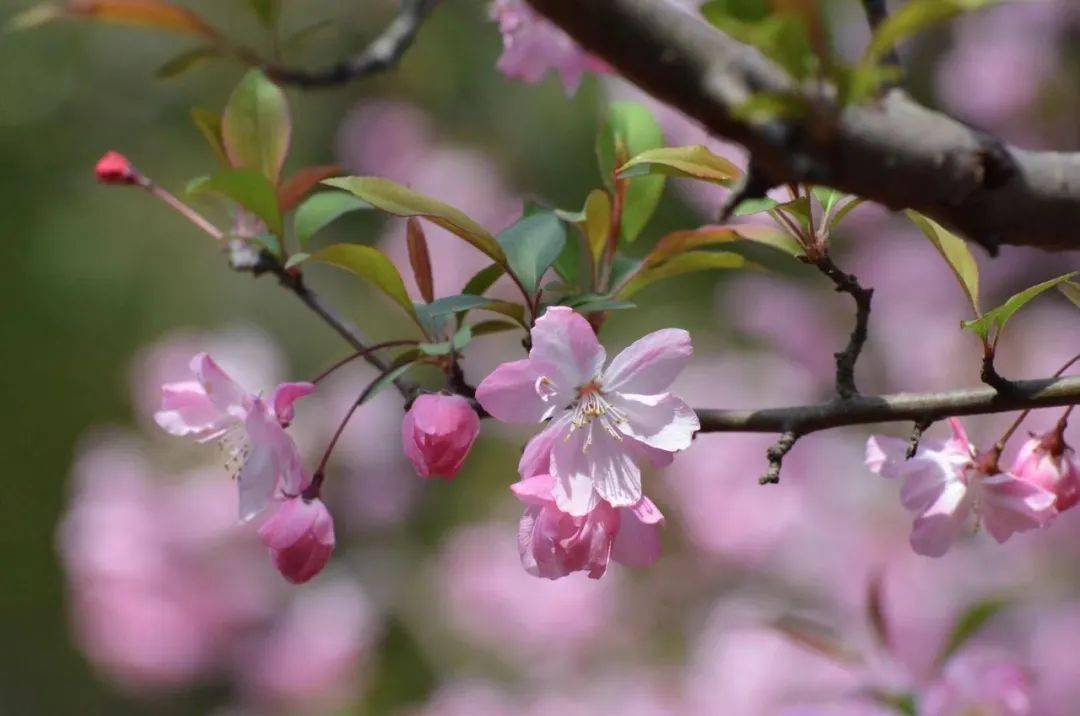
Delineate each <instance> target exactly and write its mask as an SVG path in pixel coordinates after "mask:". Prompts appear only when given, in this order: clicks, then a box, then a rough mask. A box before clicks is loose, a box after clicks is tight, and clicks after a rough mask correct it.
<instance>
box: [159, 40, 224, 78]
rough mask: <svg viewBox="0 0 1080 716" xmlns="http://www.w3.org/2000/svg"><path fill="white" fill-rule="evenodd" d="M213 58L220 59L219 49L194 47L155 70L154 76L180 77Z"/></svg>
mask: <svg viewBox="0 0 1080 716" xmlns="http://www.w3.org/2000/svg"><path fill="white" fill-rule="evenodd" d="M214 57H221V50H220V49H219V48H217V47H211V46H207V47H196V48H195V49H193V50H188V51H187V52H182V53H180V54H179V55H177V56H176V57H174V58H172V59H171V60H169V61H168V62H166V63H165V64H163V65H162V66H161V67H159V68H157V71H155V72H154V75H155V76H156V77H157V78H158V79H163V80H165V79H170V78H172V77H176V76H178V75H181V74H183V73H185V72H187V71H188V70H190V69H191V68H192V67H195V66H196V65H198V64H200V63H201V62H204V61H206V60H209V59H212V58H214Z"/></svg>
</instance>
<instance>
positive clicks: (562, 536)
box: [510, 475, 664, 579]
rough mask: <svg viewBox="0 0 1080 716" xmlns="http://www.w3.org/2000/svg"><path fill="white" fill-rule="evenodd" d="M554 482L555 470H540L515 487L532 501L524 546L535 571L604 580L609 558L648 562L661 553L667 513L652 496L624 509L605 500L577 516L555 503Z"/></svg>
mask: <svg viewBox="0 0 1080 716" xmlns="http://www.w3.org/2000/svg"><path fill="white" fill-rule="evenodd" d="M554 487H555V478H554V477H552V476H551V475H535V476H533V477H529V478H526V479H524V480H522V481H521V482H518V483H516V484H514V485H512V486H511V488H510V489H511V490H512V491H513V492H514V495H515V496H516V497H517V498H518V499H519V500H521V502H523V503H525V506H526V507H525V514H523V515H522V516H521V522H520V524H519V525H518V550H519V552H520V553H521V563H522V565H523V566H524V567H525V571H527V572H528V573H529V574H533V575H536V576H537V577H546V578H547V579H558V578H559V577H565V576H566V575H568V574H570V573H571V572H588V574H589V577H590V578H591V579H599V578H600V577H602V576H604V572H605V571H607V565H608V559H609V558H610V559H614V560H615V561H616V562H620V563H622V564H626V565H628V566H631V567H647V566H648V565H650V564H652V563H653V562H655V561H656V558H657V557H659V556H660V534H659V526H660V525H661V524H662V523H663V521H664V516H663V515H662V514H661V513H660V510H659V509H657V507H656V505H654V504H653V502H652V500H650V499H649V498H648V497H642V498H641V500H640V501H639V502H638V503H637V504H636V505H634V506H633V507H632V508H631V507H622V508H618V509H616V508H614V507H612V506H611V505H609V504H608V503H607V502H605V501H603V500H601V501H599V502H597V503H596V505H595V506H594V507H593V508H592V510H590V511H589V512H588V514H585V515H583V516H579V517H575V516H573V515H570V514H568V513H566V512H563V511H562V510H560V509H559V507H558V505H556V504H555V499H554V498H553V497H552V490H553V489H554Z"/></svg>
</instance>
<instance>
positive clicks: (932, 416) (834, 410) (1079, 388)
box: [697, 376, 1080, 435]
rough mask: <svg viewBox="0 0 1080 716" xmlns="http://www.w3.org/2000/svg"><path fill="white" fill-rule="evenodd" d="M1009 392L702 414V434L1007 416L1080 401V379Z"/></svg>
mask: <svg viewBox="0 0 1080 716" xmlns="http://www.w3.org/2000/svg"><path fill="white" fill-rule="evenodd" d="M1012 385H1013V387H1014V390H1013V391H1012V392H1010V393H1007V394H1003V393H998V392H997V391H996V390H994V389H993V388H968V389H963V390H952V391H946V392H942V393H894V394H892V395H856V396H854V397H852V398H849V399H848V400H834V401H831V402H828V403H819V404H817V405H800V406H793V407H788V408H765V409H762V410H709V409H700V410H698V411H697V414H698V418H700V420H701V430H702V432H731V433H739V432H743V433H782V432H785V431H788V430H795V431H797V432H798V433H799V434H801V435H806V434H808V433H812V432H816V431H818V430H827V429H829V428H839V427H843V426H846V425H869V424H872V423H887V422H898V421H906V420H941V419H943V418H948V417H952V416H960V415H981V414H984V413H1007V412H1011V411H1014V410H1024V409H1026V408H1053V407H1057V406H1063V405H1073V404H1075V403H1080V376H1069V377H1066V378H1045V379H1042V380H1022V381H1016V382H1015V383H1013V384H1012Z"/></svg>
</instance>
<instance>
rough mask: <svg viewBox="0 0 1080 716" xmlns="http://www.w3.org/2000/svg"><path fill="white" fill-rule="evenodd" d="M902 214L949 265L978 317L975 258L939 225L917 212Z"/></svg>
mask: <svg viewBox="0 0 1080 716" xmlns="http://www.w3.org/2000/svg"><path fill="white" fill-rule="evenodd" d="M904 213H905V214H907V217H908V218H909V219H911V221H912V223H913V224H915V226H917V227H919V229H920V230H921V231H922V232H923V234H925V235H926V238H928V239H930V243H931V244H933V245H934V248H935V249H937V250H938V253H939V254H941V257H942V258H943V259H945V263H947V264H948V265H949V269H951V270H952V272H953V275H954V276H956V280H957V281H959V282H960V288H962V289H963V290H964V293H965V294H966V295H967V297H968V300H969V301H970V302H971V307H972V308H973V309H974V310H975V314H976V315H979V314H980V311H979V266H978V264H976V263H975V257H974V256H972V255H971V251H969V250H968V247H967V244H966V243H964V240H963V239H961V238H960V237H959V236H957V235H956V234H954V233H952V232H951V231H949V230H948V229H946V228H945V227H944V226H942V225H941V224H939V223H937V222H936V221H934V220H933V219H930V218H927V217H925V216H923V215H922V214H920V213H919V212H917V211H912V210H910V209H908V210H907V211H905V212H904Z"/></svg>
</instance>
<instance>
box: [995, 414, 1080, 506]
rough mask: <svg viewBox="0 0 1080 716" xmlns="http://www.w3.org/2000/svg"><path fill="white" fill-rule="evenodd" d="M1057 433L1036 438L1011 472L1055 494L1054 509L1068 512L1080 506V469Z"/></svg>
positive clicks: (1026, 445)
mask: <svg viewBox="0 0 1080 716" xmlns="http://www.w3.org/2000/svg"><path fill="white" fill-rule="evenodd" d="M1070 453H1071V450H1070V448H1068V447H1067V446H1065V445H1064V444H1063V443H1062V441H1061V436H1060V435H1059V434H1058V433H1057V432H1056V431H1055V432H1051V433H1047V434H1046V435H1043V436H1039V437H1033V438H1031V439H1030V440H1028V441H1027V442H1025V443H1024V444H1023V445H1022V446H1021V447H1020V452H1019V453H1017V455H1016V461H1015V462H1014V463H1013V466H1012V470H1010V472H1011V473H1012V474H1014V475H1016V476H1017V477H1018V478H1020V479H1021V480H1024V481H1025V482H1030V483H1031V484H1033V485H1038V486H1039V487H1041V488H1043V489H1044V490H1049V491H1050V492H1053V493H1054V494H1055V495H1056V496H1057V499H1056V500H1055V502H1054V507H1055V508H1056V509H1057V511H1058V512H1064V511H1065V510H1067V509H1069V508H1070V507H1072V506H1074V505H1075V504H1076V503H1077V502H1080V465H1078V464H1077V461H1076V458H1075V456H1073V455H1071V454H1070Z"/></svg>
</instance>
